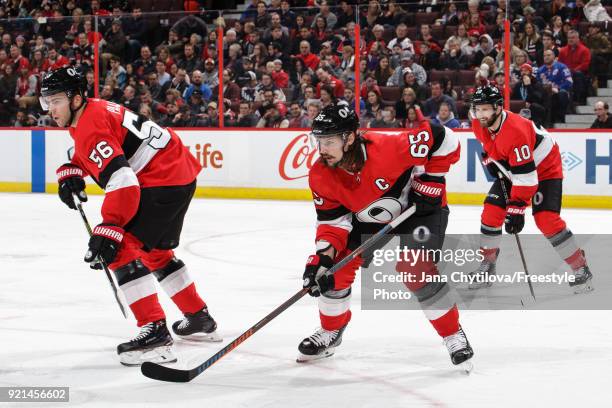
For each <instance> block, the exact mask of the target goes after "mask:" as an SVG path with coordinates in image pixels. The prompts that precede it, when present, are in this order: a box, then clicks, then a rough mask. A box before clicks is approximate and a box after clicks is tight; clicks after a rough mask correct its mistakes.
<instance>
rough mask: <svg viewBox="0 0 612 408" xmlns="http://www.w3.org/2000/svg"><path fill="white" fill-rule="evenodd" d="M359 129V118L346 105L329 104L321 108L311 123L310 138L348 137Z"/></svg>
mask: <svg viewBox="0 0 612 408" xmlns="http://www.w3.org/2000/svg"><path fill="white" fill-rule="evenodd" d="M358 128H359V118H357V114H356V113H355V111H354V110H352V109H351V108H350V107H349V106H348V105H347V104H346V103H338V104H331V105H328V106H326V107H325V108H323V110H322V111H321V113H319V114H318V115H317V116H316V117H315V118H314V120H313V121H312V133H311V134H312V136H314V137H315V138H318V137H326V136H336V135H337V136H343V137H346V136H348V135H349V134H350V133H351V132H356V131H357V129H358Z"/></svg>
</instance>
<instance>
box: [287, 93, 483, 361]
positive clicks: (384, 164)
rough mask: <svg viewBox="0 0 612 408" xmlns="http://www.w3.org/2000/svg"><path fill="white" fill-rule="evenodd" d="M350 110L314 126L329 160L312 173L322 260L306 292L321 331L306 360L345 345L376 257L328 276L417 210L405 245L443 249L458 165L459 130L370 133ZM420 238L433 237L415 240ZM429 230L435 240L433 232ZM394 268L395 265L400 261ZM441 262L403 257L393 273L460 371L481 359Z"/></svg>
mask: <svg viewBox="0 0 612 408" xmlns="http://www.w3.org/2000/svg"><path fill="white" fill-rule="evenodd" d="M358 124H359V121H358V119H357V116H356V115H355V113H354V112H353V111H352V110H350V109H349V108H348V106H346V105H341V104H339V105H330V106H328V107H326V108H324V109H323V110H322V111H321V113H320V114H319V115H318V116H317V117H316V118H315V119H314V121H313V129H312V135H311V136H312V140H313V142H314V143H315V144H316V146H317V148H318V150H319V153H320V155H321V157H320V158H319V160H318V161H317V162H316V163H315V164H314V165H313V167H312V168H311V170H310V174H309V184H310V188H311V190H312V194H313V199H314V204H315V209H316V213H317V230H316V238H315V240H316V252H315V254H313V255H311V256H310V257H309V258H308V261H307V265H306V269H305V272H304V275H303V279H304V287H305V288H309V293H310V294H311V295H313V296H317V297H318V301H319V302H318V303H319V315H320V319H321V328H320V329H319V330H317V331H316V332H315V333H314V334H313V335H311V336H309V337H307V338H305V339H304V340H303V341H302V342H301V343H300V345H299V347H298V349H299V351H300V355H299V357H298V361H307V360H314V359H318V358H322V357H327V356H330V355H332V354H333V353H334V350H335V348H336V347H337V346H338V345H340V343H341V341H342V334H343V332H344V330H345V328H346V327H347V324H348V322H349V320H350V318H351V311H350V295H351V284H352V283H353V280H354V279H355V272H356V270H357V269H358V268H359V267H360V266H361V265H362V264H368V263H369V262H370V259H371V255H365V256H363V259H362V257H361V256H360V257H357V258H355V260H354V261H352V262H351V263H349V264H348V265H347V266H345V267H344V268H342V269H340V270H339V271H337V272H336V273H334V274H333V275H332V274H328V273H327V271H328V270H329V269H330V268H331V267H332V266H333V264H334V263H336V262H338V261H339V260H340V259H342V258H344V257H345V256H346V255H347V254H348V253H350V251H352V250H354V249H355V248H357V246H359V245H360V243H361V239H362V236H363V235H364V234H373V233H376V232H377V231H379V230H380V229H381V228H382V227H383V225H384V224H385V223H388V222H390V221H391V220H393V219H394V218H395V217H397V216H398V215H399V214H400V213H401V212H402V211H404V210H406V209H407V208H409V207H410V206H411V205H415V206H416V212H415V214H414V215H413V216H411V217H410V218H408V219H407V220H406V221H404V222H403V223H401V224H400V225H399V226H398V227H397V228H396V229H395V231H394V232H395V233H397V234H402V235H401V236H402V237H403V238H402V246H407V247H409V248H414V249H416V248H421V247H422V245H423V246H425V248H426V249H434V250H435V249H441V248H442V244H443V241H444V235H445V231H446V225H447V222H448V215H449V210H448V206H447V204H446V192H445V175H446V173H447V172H448V171H449V169H450V167H451V165H452V164H453V163H455V162H457V160H458V159H459V154H460V146H459V139H458V138H457V135H455V134H454V133H453V131H452V130H450V129H448V128H445V127H442V126H438V125H430V124H429V122H427V121H425V120H421V126H420V128H418V129H411V130H409V131H398V132H389V133H386V132H374V131H368V132H361V131H359V130H358V129H357V128H358ZM415 231H417V232H418V231H421V232H424V234H423V235H425V236H426V237H428V239H426V240H424V241H421V242H419V243H415V242H414V241H412V242H411V239H410V237H412V236H413V233H414V232H415ZM425 231H426V232H425ZM394 261H395V260H394ZM436 262H437V259H431V258H429V257H418V259H399V260H398V262H394V265H393V266H394V267H395V269H396V270H397V271H398V272H401V273H403V276H408V275H409V274H411V276H412V279H406V280H405V285H406V286H407V287H408V289H409V290H410V291H411V292H412V293H413V294H414V296H415V297H416V299H417V300H418V301H419V304H420V306H421V308H422V310H423V312H424V313H425V316H426V317H427V319H428V320H429V321H430V322H431V324H432V325H433V327H434V329H435V330H436V331H437V332H438V334H439V335H440V336H441V337H442V338H443V339H444V343H445V345H446V346H447V348H448V351H449V354H450V356H451V360H452V362H453V363H454V364H461V363H463V362H465V361H466V360H469V359H470V358H471V357H472V355H473V351H472V348H471V347H470V344H469V342H468V341H467V338H466V336H465V333H464V332H463V330H462V329H461V326H460V325H459V312H458V310H457V306H456V305H455V303H454V302H453V300H452V299H451V298H450V296H449V288H448V285H447V284H446V283H444V282H440V279H436V278H433V279H432V278H431V277H432V276H435V275H438V269H437V266H436Z"/></svg>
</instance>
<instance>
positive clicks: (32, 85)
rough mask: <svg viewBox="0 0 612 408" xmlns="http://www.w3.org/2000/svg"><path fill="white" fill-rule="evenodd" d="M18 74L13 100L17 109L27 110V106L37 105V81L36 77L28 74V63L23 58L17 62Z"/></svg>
mask: <svg viewBox="0 0 612 408" xmlns="http://www.w3.org/2000/svg"><path fill="white" fill-rule="evenodd" d="M18 72H19V77H18V78H17V88H16V92H15V99H16V101H17V103H18V104H19V108H21V109H27V108H28V107H29V106H33V105H36V104H37V103H38V97H37V96H36V87H37V85H38V79H37V78H36V75H33V74H32V73H31V72H30V63H29V62H28V60H27V59H25V58H22V59H21V60H20V61H19V71H18Z"/></svg>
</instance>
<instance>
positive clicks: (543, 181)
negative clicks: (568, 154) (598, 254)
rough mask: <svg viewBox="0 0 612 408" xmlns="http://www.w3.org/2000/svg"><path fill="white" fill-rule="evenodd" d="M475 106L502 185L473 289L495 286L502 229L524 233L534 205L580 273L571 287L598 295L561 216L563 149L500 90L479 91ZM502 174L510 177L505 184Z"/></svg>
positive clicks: (491, 200) (488, 157)
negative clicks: (509, 106)
mask: <svg viewBox="0 0 612 408" xmlns="http://www.w3.org/2000/svg"><path fill="white" fill-rule="evenodd" d="M472 105H473V107H472V113H471V114H472V116H473V121H472V128H473V129H474V133H475V135H476V137H477V138H478V140H479V141H480V142H481V143H482V147H483V150H484V152H483V165H484V166H486V168H487V170H488V171H489V173H491V175H492V176H493V177H495V178H496V180H495V182H494V183H493V186H492V187H491V189H490V190H489V194H488V195H487V198H486V199H485V202H484V208H483V211H482V218H481V250H482V252H483V255H484V257H485V259H484V261H483V262H482V264H481V265H480V267H479V269H478V270H477V271H475V272H473V274H474V275H475V276H474V277H475V278H476V282H475V283H474V284H472V285H470V288H472V289H479V288H482V287H487V286H490V283H489V280H488V279H487V276H488V275H490V274H495V263H496V260H497V256H498V254H499V241H500V239H501V234H502V225H503V224H504V222H505V225H506V232H508V233H509V234H518V233H519V232H521V231H522V229H523V226H524V225H525V211H526V209H527V206H528V204H529V203H530V202H531V203H532V204H533V207H532V208H533V210H532V211H533V217H534V219H535V222H536V225H537V227H538V228H539V229H540V231H542V233H543V234H544V235H545V236H546V238H548V240H549V241H550V243H551V244H552V246H553V247H554V248H555V250H556V251H557V252H558V254H559V256H560V257H561V258H562V259H563V260H564V261H565V262H566V263H567V264H568V265H569V266H570V267H571V268H572V270H573V271H574V274H575V281H574V282H570V286H572V287H573V288H574V291H575V292H583V291H589V290H592V285H591V278H592V274H591V272H590V271H589V268H588V266H587V263H586V259H585V256H584V251H582V250H581V249H580V248H579V247H578V245H577V243H576V241H575V239H574V237H573V236H572V232H571V231H570V230H569V229H568V228H567V226H566V224H565V221H563V219H562V218H561V216H560V212H561V198H562V181H563V168H562V164H561V154H560V153H559V146H558V145H557V144H556V142H555V141H554V140H553V139H552V137H551V136H550V135H549V134H548V132H546V131H545V130H544V129H541V128H538V127H536V126H535V124H534V123H533V122H531V121H530V120H528V119H525V118H523V117H521V116H520V115H517V114H515V113H512V112H510V111H506V110H504V109H503V108H502V107H503V97H502V95H501V92H500V91H499V90H498V89H497V88H496V87H494V86H489V85H487V86H482V87H479V88H478V89H476V92H475V93H474V95H473V98H472ZM498 172H499V174H502V175H504V178H503V179H500V178H499V177H498ZM502 183H504V186H502ZM504 190H505V191H506V192H507V194H508V199H507V200H506V198H505V197H504V195H505V193H504Z"/></svg>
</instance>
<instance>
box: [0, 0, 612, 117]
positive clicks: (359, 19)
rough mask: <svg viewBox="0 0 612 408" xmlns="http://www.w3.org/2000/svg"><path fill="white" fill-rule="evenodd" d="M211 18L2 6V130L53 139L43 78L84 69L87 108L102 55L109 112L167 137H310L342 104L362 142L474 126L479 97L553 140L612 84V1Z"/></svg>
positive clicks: (424, 3)
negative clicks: (475, 96) (186, 131)
mask: <svg viewBox="0 0 612 408" xmlns="http://www.w3.org/2000/svg"><path fill="white" fill-rule="evenodd" d="M243 2H244V0H243ZM205 3H210V2H205V1H195V0H194V1H185V2H175V1H171V0H157V1H150V0H149V1H147V0H119V1H117V0H115V1H104V0H91V1H83V0H60V1H57V0H7V1H4V2H1V3H0V4H1V5H0V110H1V112H0V122H1V123H0V124H1V125H3V126H35V125H47V124H49V123H50V119H49V118H48V116H46V115H45V114H44V112H41V111H40V106H39V104H38V91H39V88H40V81H41V76H42V75H43V74H44V73H45V72H46V71H49V70H52V69H55V68H57V67H60V66H63V65H67V64H76V65H80V66H81V67H83V69H84V70H85V71H86V72H87V75H86V77H87V82H88V89H87V95H88V96H89V97H93V96H94V95H95V94H96V90H95V89H94V88H95V80H94V70H93V67H94V61H95V59H94V44H95V42H96V40H97V41H98V43H99V72H100V76H99V89H98V90H97V93H98V95H99V97H100V98H103V99H107V100H110V101H114V102H117V103H121V104H124V105H125V106H127V107H128V108H130V109H132V110H134V111H136V112H139V113H140V114H142V115H144V116H146V117H149V118H152V119H154V120H156V121H157V122H158V123H160V124H161V125H164V126H172V127H218V126H220V123H219V122H220V121H219V119H220V114H219V112H220V111H222V112H223V115H222V118H221V119H222V122H223V125H224V126H236V127H260V128H287V127H291V128H304V127H309V126H310V124H311V122H312V120H313V119H314V117H315V116H316V115H317V114H318V112H319V111H320V110H321V108H322V107H324V106H326V105H328V104H331V103H336V102H337V101H339V100H345V101H347V103H349V104H351V105H355V104H358V105H359V106H358V108H359V110H360V113H361V115H360V118H361V122H362V123H361V125H362V126H363V127H373V128H399V127H408V128H409V127H411V126H413V125H415V124H416V123H417V122H418V120H417V118H418V117H419V115H421V114H422V115H425V116H427V117H429V118H430V119H431V120H432V121H434V122H437V123H440V124H443V125H445V126H448V127H454V128H458V127H469V126H470V123H469V120H468V115H467V113H468V109H469V98H470V96H471V94H472V93H473V91H474V89H475V87H476V86H478V85H481V84H485V83H493V84H496V85H497V86H499V87H500V88H502V90H503V88H505V87H506V86H508V87H509V91H510V95H511V104H510V107H511V109H512V110H513V111H516V112H520V113H521V114H523V115H525V116H529V117H531V118H532V119H533V120H534V121H535V122H537V123H539V124H542V125H544V126H552V125H553V123H556V122H563V121H564V119H565V114H566V113H571V112H572V111H573V110H574V109H575V107H576V106H577V105H582V104H585V103H586V98H587V97H588V96H592V95H594V94H595V91H596V89H597V88H598V87H600V86H605V84H606V83H607V80H608V79H612V72H611V63H610V61H611V60H612V58H610V57H611V56H612V43H611V41H610V39H611V37H610V33H611V32H612V21H610V11H612V6H611V4H610V3H612V1H605V0H590V1H583V0H576V1H575V2H573V3H570V2H567V1H565V0H549V1H536V0H533V1H532V0H517V1H513V2H512V3H510V4H508V2H507V1H505V0H498V1H478V0H469V1H467V2H453V1H435V2H433V1H428V0H421V1H406V2H399V1H393V0H388V1H384V0H371V1H369V2H367V3H366V2H359V6H358V7H357V3H358V2H357V1H345V0H342V1H331V0H266V1H263V0H247V4H246V9H245V10H243V11H242V12H237V11H228V10H226V11H225V12H223V13H217V12H213V11H212V10H210V9H208V8H206V9H205V8H204V6H210V4H205ZM506 9H508V10H506ZM160 11H163V12H160ZM506 13H507V14H508V16H509V19H510V21H511V33H510V34H511V44H512V48H511V55H510V62H511V63H510V66H509V67H504V48H503V46H502V41H503V38H504V17H505V15H506ZM62 16H69V17H62ZM96 23H97V30H96ZM356 23H358V24H359V27H360V41H359V49H356V46H357V41H356V35H355V31H356V30H355V25H356ZM219 26H220V27H222V32H223V38H221V39H219V38H217V33H218V31H217V27H219ZM219 40H221V41H219ZM219 42H221V44H222V50H218V49H217V46H218V44H219ZM357 53H358V55H356V54H357ZM219 54H222V56H223V61H219V60H218V55H219ZM356 57H358V58H356ZM357 61H358V63H357ZM220 62H222V65H223V69H222V70H221V72H220ZM506 70H507V71H508V72H509V76H510V83H509V84H506V81H505V71H506ZM357 79H358V80H359V83H358V84H357V83H356V81H357ZM220 85H222V95H221V98H219V96H220V95H219V86H220ZM356 93H358V95H356ZM356 96H357V97H356ZM220 104H221V105H222V106H220ZM606 106H607V105H606ZM606 110H607V108H606ZM606 118H607V116H606ZM606 120H607V119H606Z"/></svg>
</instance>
